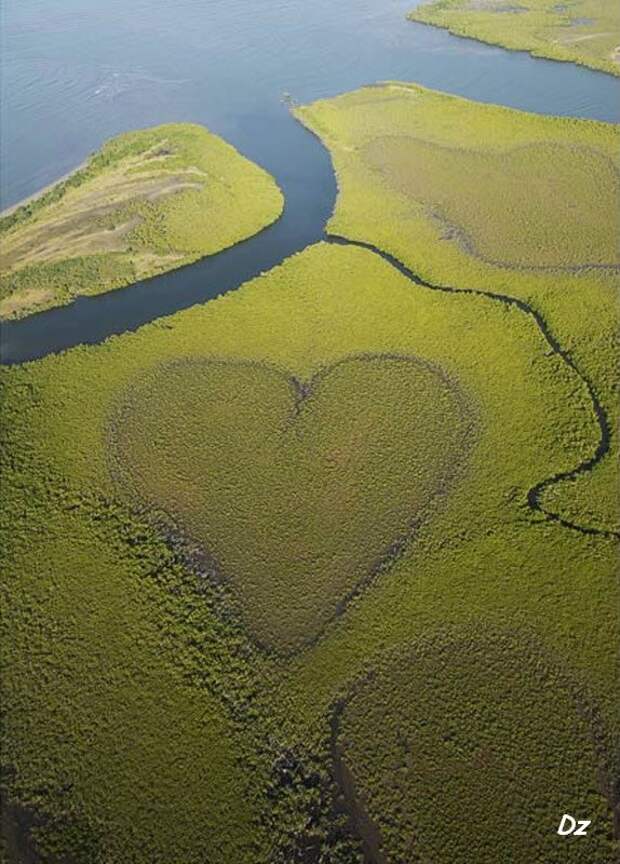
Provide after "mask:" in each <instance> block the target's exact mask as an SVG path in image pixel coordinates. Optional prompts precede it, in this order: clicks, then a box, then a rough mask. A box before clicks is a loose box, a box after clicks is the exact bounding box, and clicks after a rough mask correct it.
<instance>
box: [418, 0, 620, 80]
mask: <svg viewBox="0 0 620 864" xmlns="http://www.w3.org/2000/svg"><path fill="white" fill-rule="evenodd" d="M409 17H410V18H412V19H413V20H414V21H421V22H422V23H424V24H433V25H435V26H436V27H445V28H446V29H447V30H450V32H451V33H456V34H457V35H459V36H471V37H472V38H474V39H479V40H480V41H482V42H490V43H491V44H495V45H502V46H503V47H504V48H511V49H513V50H519V51H529V52H530V53H532V54H534V55H535V56H537V57H550V58H551V59H553V60H567V61H571V62H573V63H580V64H581V65H583V66H590V67H591V68H592V69H601V70H602V71H603V72H608V73H610V74H611V75H620V8H619V7H618V4H617V3H613V2H611V3H610V2H609V0H568V2H566V3H556V2H554V0H516V2H512V0H431V2H428V3H422V4H420V5H419V6H417V7H416V8H415V9H414V10H413V12H411V13H410V15H409Z"/></svg>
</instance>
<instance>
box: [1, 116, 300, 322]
mask: <svg viewBox="0 0 620 864" xmlns="http://www.w3.org/2000/svg"><path fill="white" fill-rule="evenodd" d="M282 206H283V200H282V195H281V193H280V191H279V189H278V187H277V186H276V184H275V182H274V181H273V179H272V178H271V177H270V176H269V175H268V174H267V173H266V172H265V171H263V170H262V169H261V168H259V167H258V166H256V165H254V164H253V163H251V162H249V161H248V160H247V159H245V158H244V157H242V156H241V155H240V154H239V153H238V152H237V151H236V150H235V149H234V148H233V147H231V146H230V145H229V144H227V143H226V142H225V141H223V140H222V139H221V138H219V137H218V136H216V135H213V134H211V133H210V132H208V131H207V129H205V128H204V127H202V126H198V125H195V124H191V123H176V124H168V125H164V126H156V127H153V128H150V129H144V130H140V131H138V132H129V133H126V134H123V135H119V136H118V137H116V138H113V139H111V140H110V141H108V142H107V143H106V144H104V146H103V147H102V148H101V149H100V150H99V151H98V152H97V153H95V154H94V155H93V156H92V157H91V158H90V159H89V160H88V161H87V162H86V164H85V165H84V166H82V167H81V168H79V169H78V170H77V171H76V172H74V173H73V174H71V175H69V177H67V178H66V179H64V180H62V181H60V182H59V183H57V184H55V185H53V186H52V187H51V188H49V189H48V190H46V191H44V192H43V193H42V194H41V195H40V196H38V197H35V198H33V199H31V200H29V201H27V202H26V203H24V204H23V206H18V207H16V208H13V209H12V210H11V211H10V212H9V213H7V214H5V215H4V216H2V217H1V218H0V238H1V242H2V269H1V270H0V317H2V318H11V317H22V316H24V315H28V314H30V313H32V312H35V311H39V310H41V309H46V308H49V307H51V306H58V305H62V304H64V303H69V302H71V300H72V299H74V298H75V297H76V296H78V295H80V294H97V293H101V292H104V291H110V290H112V289H113V288H119V287H121V286H123V285H128V284H130V283H132V282H135V281H137V280H138V279H144V278H147V277H148V276H154V275H155V274H157V273H163V272H165V271H167V270H172V269H174V268H175V267H180V266H182V265H183V264H188V263H190V262H191V261H195V260H196V259H198V258H202V257H203V256H205V255H211V254H213V253H215V252H219V251H220V250H222V249H224V248H226V247H228V246H231V245H233V244H234V243H237V242H238V241H240V240H244V239H245V238H246V237H249V236H251V235H252V234H255V233H256V232H257V231H259V230H260V229H261V228H264V227H265V226H266V225H268V224H269V223H271V222H273V221H274V220H275V219H277V218H278V216H279V215H280V213H281V211H282Z"/></svg>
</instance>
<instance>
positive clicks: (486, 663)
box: [333, 634, 615, 864]
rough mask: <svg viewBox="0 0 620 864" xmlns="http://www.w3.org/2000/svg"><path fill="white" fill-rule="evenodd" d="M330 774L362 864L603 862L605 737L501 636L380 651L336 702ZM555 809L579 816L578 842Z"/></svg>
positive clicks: (607, 839)
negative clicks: (371, 667) (363, 850)
mask: <svg viewBox="0 0 620 864" xmlns="http://www.w3.org/2000/svg"><path fill="white" fill-rule="evenodd" d="M333 728H334V733H335V734H334V741H333V750H334V757H335V774H336V776H337V777H338V779H339V782H340V786H341V789H342V791H343V794H344V795H345V797H346V799H347V803H348V808H349V809H350V811H351V816H352V820H353V822H354V823H355V824H356V825H357V828H358V831H359V833H360V835H361V836H362V838H364V840H365V842H366V846H367V848H368V852H369V854H368V856H367V858H368V860H370V861H372V862H373V864H392V862H394V864H396V862H398V864H409V862H411V864H413V862H420V861H429V862H430V861H432V862H433V864H454V862H457V861H458V862H463V864H465V862H467V864H498V862H504V861H505V862H511V864H533V862H541V864H542V862H545V864H547V862H548V864H552V862H555V864H564V862H574V864H577V862H579V864H586V862H594V861H600V862H603V861H612V860H615V859H614V854H613V841H612V834H613V831H612V823H613V819H612V810H611V807H610V804H609V799H608V797H607V796H610V797H611V789H610V785H609V784H610V776H613V775H612V772H611V771H610V770H609V768H608V767H607V765H606V762H607V757H606V755H605V753H604V752H603V748H604V746H605V745H604V742H605V734H604V732H603V729H602V726H601V725H600V722H599V721H597V719H596V712H595V711H594V710H593V709H592V706H591V705H589V704H588V703H587V702H585V700H584V697H583V694H581V693H580V691H579V688H578V687H577V686H576V685H575V684H574V683H573V682H571V681H570V680H569V679H568V677H567V676H566V675H565V674H564V673H563V672H562V670H560V669H558V668H556V667H554V665H553V664H552V663H550V662H549V660H548V658H545V656H544V655H543V653H542V652H541V651H540V650H539V649H537V648H536V647H535V646H531V645H529V644H527V642H526V641H525V640H523V641H520V640H519V639H517V637H515V636H512V635H509V634H508V635H506V634H489V635H487V636H484V635H482V636H475V637H473V638H470V639H464V638H459V639H448V638H445V639H439V640H437V641H434V642H431V641H429V642H427V643H424V644H419V645H416V646H415V647H414V648H413V650H410V651H408V652H406V653H403V654H400V655H399V656H397V657H396V658H394V657H392V658H390V659H389V660H386V661H385V662H384V664H383V665H382V667H381V668H379V669H377V670H375V672H374V674H372V675H369V676H368V677H367V678H366V679H365V680H364V681H363V682H361V684H360V685H359V686H358V687H357V688H355V690H354V692H353V694H352V695H351V696H350V698H349V699H348V700H347V701H346V702H345V703H344V704H342V705H340V706H339V707H338V709H337V710H336V715H335V717H334V725H333ZM563 813H571V814H573V815H574V816H575V818H577V819H589V820H591V821H592V826H591V829H592V830H591V831H590V832H589V833H588V836H587V838H586V839H584V840H583V841H582V842H575V843H572V842H571V841H570V840H567V839H566V838H561V837H558V835H557V833H556V831H557V828H558V825H559V823H560V819H561V818H562V814H563Z"/></svg>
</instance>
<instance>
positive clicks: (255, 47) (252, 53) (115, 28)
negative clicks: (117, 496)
mask: <svg viewBox="0 0 620 864" xmlns="http://www.w3.org/2000/svg"><path fill="white" fill-rule="evenodd" d="M413 5H415V0H342V2H340V3H334V2H333V0H313V2H311V3H308V2H301V0H262V2H261V3H260V4H256V3H250V2H249V0H176V2H174V3H170V0H133V2H131V3H127V2H126V0H106V2H102V0H62V2H57V3H49V2H48V0H5V3H4V7H3V17H4V22H3V33H2V44H1V46H0V48H1V49H2V57H3V60H2V85H1V86H2V100H1V104H2V108H1V116H0V120H1V122H2V137H1V142H0V143H1V148H2V175H1V186H0V188H1V191H2V207H3V208H4V207H8V206H10V205H12V204H13V203H15V202H17V201H19V200H20V199H22V198H24V197H26V196H28V195H30V194H32V193H34V192H36V191H37V190H38V189H40V188H41V187H43V186H45V185H46V184H48V183H50V182H53V181H54V180H55V179H57V178H58V177H60V176H62V175H63V174H65V173H67V172H68V171H70V170H71V169H72V168H74V167H75V166H76V165H78V164H79V163H80V162H81V161H82V160H83V159H84V158H85V157H86V156H87V155H88V154H89V153H91V152H92V151H93V150H95V149H97V148H98V147H99V146H100V145H101V144H102V142H103V141H104V140H105V139H106V138H109V137H110V136H112V135H116V134H118V133H119V132H122V131H125V130H128V129H135V128H139V127H143V126H148V125H153V124H156V123H164V122H171V121H184V120H187V121H193V122H197V123H203V124H205V125H206V126H208V127H209V128H210V129H211V130H212V131H214V132H217V133H218V134H220V135H222V136H224V137H225V138H226V139H227V140H229V141H230V142H231V143H232V144H234V145H235V146H236V147H237V148H238V149H239V150H240V151H241V152H242V153H244V154H245V155H246V156H248V157H249V158H250V159H252V160H254V161H256V162H258V163H259V164H260V165H262V166H263V167H264V168H266V169H267V170H268V171H269V172H270V173H272V174H273V175H274V177H275V178H276V180H277V182H278V184H279V185H280V187H281V189H282V191H283V193H284V195H285V199H286V206H285V211H284V214H283V216H282V218H281V219H280V220H279V221H278V222H277V223H276V224H275V225H273V226H271V227H270V228H269V229H267V230H265V231H263V232H261V233H260V234H258V235H257V236H256V237H254V238H251V239H250V240H248V241H246V242H244V243H241V244H239V245H237V246H235V247H233V248H232V249H229V250H226V251H224V252H222V253H220V254H219V255H216V256H213V257H212V258H209V259H205V260H203V261H201V262H198V263H197V264H194V265H191V266H189V267H186V268H182V269H180V270H178V271H175V272H173V273H170V274H166V275H164V276H160V277H156V278H154V279H151V280H147V281H145V282H141V283H137V284H135V285H132V286H129V287H128V288H126V289H121V290H119V291H114V292H110V293H109V294H107V295H100V296H98V297H93V298H90V297H88V298H86V297H85V298H79V299H78V300H76V301H75V302H74V303H72V304H71V305H70V306H67V307H63V308H60V309H55V310H50V311H48V312H43V313H40V314H38V315H33V316H30V317H29V318H26V319H24V320H23V321H17V322H9V323H6V324H4V325H3V327H2V339H1V349H2V359H3V361H4V362H9V363H10V362H20V361H23V360H28V359H34V358H36V357H40V356H43V355H45V354H47V353H50V352H52V351H59V350H63V349H64V348H68V347H71V346H72V345H75V344H78V343H80V342H89V343H92V342H98V341H101V340H102V339H104V338H106V337H107V336H109V335H111V334H113V333H121V332H123V331H125V330H130V329H134V328H136V327H138V326H139V325H140V324H143V323H146V322H147V321H150V320H153V319H154V318H156V317H159V316H160V315H164V314H169V313H171V312H174V311H175V310H177V309H181V308H185V307H187V306H189V305H192V304H193V303H196V302H204V301H205V300H207V299H209V298H210V297H213V296H216V295H217V294H220V293H222V292H224V291H227V290H230V289H232V288H235V287H236V286H237V285H239V284H241V282H243V281H245V280H246V279H248V278H251V277H252V276H254V275H256V274H258V273H260V272H262V271H265V270H267V269H269V268H270V267H272V266H274V265H275V264H277V263H279V262H280V261H282V260H284V258H286V257H288V255H290V254H292V253H294V252H295V251H298V250H300V249H303V248H304V247H305V246H307V245H308V244H310V243H313V242H316V241H317V240H319V239H320V238H321V237H322V236H323V230H324V225H325V222H326V220H327V218H328V217H329V214H330V212H331V210H332V208H333V204H334V199H335V194H336V187H335V180H334V176H333V171H332V168H331V162H330V160H329V156H328V154H327V153H326V152H325V150H324V149H323V147H322V146H321V144H320V143H319V142H318V141H317V140H316V139H315V138H314V137H313V136H312V135H310V134H309V133H308V132H307V131H306V130H304V129H303V128H302V127H301V126H300V125H299V124H298V123H297V122H296V121H295V120H294V119H293V118H292V117H291V115H290V113H289V111H288V109H287V106H286V103H285V99H284V97H285V95H287V94H290V96H292V97H293V98H294V99H295V100H296V101H298V102H308V101H311V100H313V99H316V98H320V97H323V96H330V95H335V94H337V93H341V92H344V91H346V90H351V89H354V88H355V87H358V86H361V85H363V84H367V83H372V82H375V81H381V80H390V79H396V80H403V81H416V82H419V83H421V84H424V85H426V86H429V87H433V88H436V89H440V90H445V91H448V92H452V93H456V94H459V95H463V96H466V97H469V98H472V99H477V100H480V101H485V102H495V103H499V104H504V105H508V106H511V107H515V108H520V109H523V110H527V111H536V112H540V113H549V114H559V115H569V116H575V117H589V118H595V119H599V120H605V121H611V122H618V121H620V80H618V79H614V78H612V77H611V76H608V75H604V74H602V73H597V72H593V71H590V70H587V69H583V68H579V67H577V66H574V65H572V64H567V63H556V62H553V61H546V60H541V59H534V58H532V57H530V56H529V55H527V54H524V53H517V52H508V51H504V50H503V49H500V48H495V47H492V46H488V45H483V44H481V43H478V42H475V41H473V40H469V39H461V38H459V37H455V36H452V35H450V34H448V33H446V32H444V31H442V30H438V29H436V28H432V27H427V26H425V25H420V24H415V23H413V22H410V21H407V20H406V19H405V16H406V13H407V11H408V10H409V9H411V7H412V6H413Z"/></svg>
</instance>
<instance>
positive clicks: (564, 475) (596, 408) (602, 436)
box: [325, 234, 620, 539]
mask: <svg viewBox="0 0 620 864" xmlns="http://www.w3.org/2000/svg"><path fill="white" fill-rule="evenodd" d="M325 239H326V241H327V242H330V243H336V244H339V245H343V246H358V247H360V248H361V249H366V250H368V251H369V252H374V253H375V254H376V255H379V256H380V257H381V258H383V260H384V261H387V263H388V264H391V265H392V267H395V268H396V269H397V270H398V271H399V272H400V273H402V274H403V276H406V277H407V279H409V280H411V281H412V282H416V283H417V284H419V285H423V286H424V287H425V288H429V289H430V290H432V291H442V292H444V293H447V294H472V295H475V296H478V297H488V298H489V299H490V300H495V301H497V302H499V303H503V304H505V305H506V306H513V307H516V308H517V309H519V310H520V311H521V312H523V313H524V314H526V315H528V316H529V317H530V318H531V319H532V320H533V321H534V323H535V324H536V326H537V327H538V329H539V331H540V333H541V334H542V336H543V338H544V340H545V341H546V342H547V344H548V345H549V348H550V350H551V353H553V354H556V355H557V356H558V357H560V358H561V359H562V360H563V361H564V363H566V364H567V366H569V367H570V369H571V370H572V371H573V372H574V373H575V374H576V375H577V376H578V377H579V378H580V379H581V381H582V383H583V384H584V386H585V388H586V390H587V392H588V395H589V398H590V402H591V404H592V411H593V413H594V417H595V419H596V423H597V426H598V429H599V440H598V444H597V446H596V449H595V451H594V453H593V454H592V456H590V457H589V458H588V459H585V460H583V461H582V462H580V463H579V464H578V465H577V466H575V468H572V469H570V470H569V471H563V472H561V473H559V474H553V475H552V476H551V477H547V478H545V479H544V480H541V481H540V482H539V483H536V484H535V485H534V486H532V487H531V489H529V491H528V493H527V497H526V501H527V506H528V507H529V508H530V510H532V511H534V512H537V513H540V514H541V515H542V516H544V517H545V519H549V520H550V521H552V522H557V523H558V524H560V525H562V526H563V527H564V528H570V529H571V530H573V531H578V532H579V533H580V534H596V535H598V536H603V537H613V538H616V539H620V531H613V530H607V529H604V528H595V527H593V526H589V525H579V524H577V523H575V522H571V521H569V520H568V519H564V518H563V517H562V516H560V515H559V514H558V513H554V512H553V511H551V510H547V509H546V508H545V507H544V506H543V505H542V503H541V499H542V496H543V494H544V492H545V490H546V489H548V488H549V487H550V486H553V485H554V484H555V483H558V482H561V481H564V480H573V479H575V478H577V477H579V476H580V475H581V474H586V473H588V472H590V471H592V469H593V468H594V467H595V466H596V465H598V463H599V462H600V461H601V460H602V459H603V458H604V457H605V456H606V454H607V453H608V452H609V448H610V443H611V434H610V427H609V420H608V418H607V414H606V412H605V409H604V408H603V406H602V405H601V403H600V401H599V399H598V397H597V395H596V393H595V391H594V387H593V386H592V383H591V382H590V380H589V379H588V378H587V376H586V375H585V374H584V373H583V372H582V371H581V370H580V369H579V367H578V366H577V364H576V363H575V361H574V360H573V359H572V357H571V356H570V354H569V352H568V351H565V350H564V349H563V348H562V346H561V345H560V343H559V341H558V340H557V338H556V337H555V336H554V334H553V333H552V332H551V329H550V327H549V326H548V324H547V323H546V321H545V319H544V318H543V316H542V315H541V314H540V312H538V311H537V310H536V309H534V308H532V307H531V306H530V305H529V304H528V303H526V302H525V301H524V300H520V299H519V298H517V297H510V296H509V295H508V294H498V293H495V292H493V291H483V290H480V289H477V288H456V287H454V286H452V285H443V284H437V283H432V282H428V281H427V280H425V279H422V278H421V277H420V276H418V275H417V274H415V273H414V272H413V271H412V270H410V269H409V267H407V266H405V265H404V264H403V263H402V262H401V261H399V260H398V258H396V257H395V256H394V255H391V254H390V253H389V252H384V251H383V250H382V249H379V248H378V247H377V246H374V245H373V244H372V243H367V242H365V241H363V240H350V239H348V238H347V237H342V236H340V235H338V234H326V235H325Z"/></svg>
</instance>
